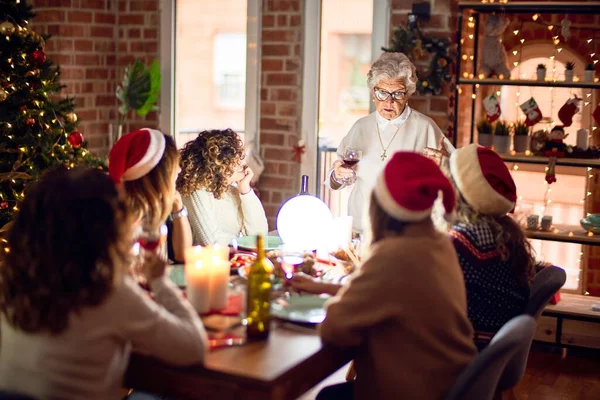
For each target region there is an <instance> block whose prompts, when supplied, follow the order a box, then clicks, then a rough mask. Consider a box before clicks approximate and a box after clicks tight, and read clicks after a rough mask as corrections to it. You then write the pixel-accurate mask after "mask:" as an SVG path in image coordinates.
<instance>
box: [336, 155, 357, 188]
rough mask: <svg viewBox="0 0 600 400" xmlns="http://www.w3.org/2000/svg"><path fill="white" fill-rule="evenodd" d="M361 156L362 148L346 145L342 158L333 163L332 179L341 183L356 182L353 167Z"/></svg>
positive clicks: (349, 183)
mask: <svg viewBox="0 0 600 400" xmlns="http://www.w3.org/2000/svg"><path fill="white" fill-rule="evenodd" d="M361 158H362V150H359V149H357V148H356V147H354V146H346V148H344V152H343V155H342V160H338V161H336V162H334V163H333V174H334V176H333V177H334V179H335V181H337V182H338V183H340V184H343V185H352V184H353V183H354V182H356V172H355V171H354V168H355V167H356V165H358V163H359V161H360V159H361Z"/></svg>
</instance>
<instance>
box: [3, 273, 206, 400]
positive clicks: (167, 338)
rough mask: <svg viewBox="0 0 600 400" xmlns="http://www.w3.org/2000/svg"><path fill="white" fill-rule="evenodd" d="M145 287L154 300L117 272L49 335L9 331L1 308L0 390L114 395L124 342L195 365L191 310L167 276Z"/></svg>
mask: <svg viewBox="0 0 600 400" xmlns="http://www.w3.org/2000/svg"><path fill="white" fill-rule="evenodd" d="M150 286H151V288H152V291H153V294H154V298H155V299H156V302H155V301H153V300H151V299H150V297H149V296H148V294H147V293H146V292H144V291H143V290H142V289H140V287H139V286H138V285H137V283H135V282H134V281H133V280H132V279H131V278H130V277H128V276H126V277H124V278H123V281H122V282H121V284H119V285H117V286H116V287H115V288H114V289H113V291H112V293H111V294H110V295H109V296H108V297H107V298H106V299H105V300H104V302H102V304H100V305H99V306H97V307H86V308H84V309H82V310H81V312H80V313H79V314H77V315H76V314H71V315H70V318H69V325H68V328H67V329H66V330H65V331H64V332H62V333H60V334H58V335H54V336H53V335H50V334H47V333H33V334H31V333H25V332H23V331H21V330H18V329H15V328H14V327H13V326H12V325H10V324H9V323H8V322H7V320H6V317H5V316H4V314H2V315H1V324H2V325H1V326H2V344H1V347H0V388H2V389H7V390H12V391H16V392H19V393H23V394H27V395H30V396H33V397H35V398H37V399H102V400H105V399H118V398H120V394H121V390H120V388H121V387H122V385H123V376H124V374H125V370H126V369H127V364H128V362H129V354H130V352H131V348H132V346H133V348H134V349H136V351H140V352H144V353H148V354H151V355H154V356H156V357H157V358H159V359H161V360H163V361H166V362H168V363H171V364H174V365H191V364H201V363H202V362H203V360H204V356H205V353H206V351H207V349H208V340H207V337H206V332H205V330H204V327H203V325H202V322H201V321H200V318H199V317H198V314H197V313H196V311H195V310H194V309H193V308H192V306H191V305H190V304H189V303H188V302H187V301H186V300H185V299H183V296H182V294H181V291H180V290H179V289H178V288H177V287H175V286H174V285H173V283H171V282H170V281H168V280H167V278H161V279H155V280H154V281H152V282H151V283H150Z"/></svg>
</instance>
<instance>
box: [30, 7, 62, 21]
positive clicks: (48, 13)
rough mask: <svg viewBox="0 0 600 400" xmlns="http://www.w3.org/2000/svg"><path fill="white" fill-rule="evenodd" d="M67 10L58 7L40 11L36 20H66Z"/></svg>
mask: <svg viewBox="0 0 600 400" xmlns="http://www.w3.org/2000/svg"><path fill="white" fill-rule="evenodd" d="M64 20H65V12H64V11H62V10H57V9H50V10H43V11H40V12H39V14H38V16H37V17H36V22H41V21H43V22H64Z"/></svg>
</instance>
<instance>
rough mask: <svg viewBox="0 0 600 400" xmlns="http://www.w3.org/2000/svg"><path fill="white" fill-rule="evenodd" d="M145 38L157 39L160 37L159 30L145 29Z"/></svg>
mask: <svg viewBox="0 0 600 400" xmlns="http://www.w3.org/2000/svg"><path fill="white" fill-rule="evenodd" d="M144 38H145V39H157V38H158V30H157V29H152V28H151V29H144Z"/></svg>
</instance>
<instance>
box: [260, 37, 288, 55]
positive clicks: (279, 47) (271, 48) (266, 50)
mask: <svg viewBox="0 0 600 400" xmlns="http://www.w3.org/2000/svg"><path fill="white" fill-rule="evenodd" d="M263 34H264V31H263ZM289 54H290V46H288V45H286V44H263V45H262V55H263V56H264V57H270V56H288V55H289Z"/></svg>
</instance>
